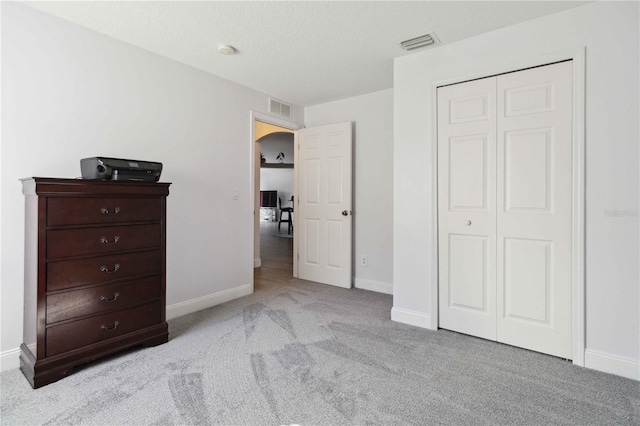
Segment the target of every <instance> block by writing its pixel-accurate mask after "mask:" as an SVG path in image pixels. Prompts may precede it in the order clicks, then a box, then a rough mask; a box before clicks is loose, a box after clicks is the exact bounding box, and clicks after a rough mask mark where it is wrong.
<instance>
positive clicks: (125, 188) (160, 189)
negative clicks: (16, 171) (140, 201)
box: [20, 177, 171, 196]
mask: <svg viewBox="0 0 640 426" xmlns="http://www.w3.org/2000/svg"><path fill="white" fill-rule="evenodd" d="M20 181H21V182H22V193H23V194H24V195H66V196H69V195H77V196H82V195H85V196H110V195H148V196H149V195H160V196H162V195H164V196H166V195H169V185H171V183H170V182H140V181H125V180H122V181H114V180H84V179H62V178H49V177H29V178H24V179H20Z"/></svg>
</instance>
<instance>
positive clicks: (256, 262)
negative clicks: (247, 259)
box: [253, 257, 262, 268]
mask: <svg viewBox="0 0 640 426" xmlns="http://www.w3.org/2000/svg"><path fill="white" fill-rule="evenodd" d="M261 266H262V258H261V257H257V258H255V259H253V267H254V268H259V267H261Z"/></svg>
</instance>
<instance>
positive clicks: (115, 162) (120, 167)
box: [80, 157, 162, 182]
mask: <svg viewBox="0 0 640 426" xmlns="http://www.w3.org/2000/svg"><path fill="white" fill-rule="evenodd" d="M80 169H81V170H82V179H103V180H137V181H143V182H157V181H158V180H160V173H162V163H156V162H153V161H138V160H125V159H123V158H108V157H92V158H83V159H82V160H80Z"/></svg>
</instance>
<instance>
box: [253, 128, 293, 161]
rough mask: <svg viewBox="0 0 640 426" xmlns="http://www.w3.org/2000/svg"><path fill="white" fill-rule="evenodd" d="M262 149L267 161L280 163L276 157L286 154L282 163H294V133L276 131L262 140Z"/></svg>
mask: <svg viewBox="0 0 640 426" xmlns="http://www.w3.org/2000/svg"><path fill="white" fill-rule="evenodd" d="M260 151H261V152H262V153H263V154H264V158H265V160H267V163H280V162H281V161H280V160H277V159H276V157H277V156H278V154H279V153H281V152H282V153H283V154H284V160H283V161H282V163H293V133H275V134H271V135H267V136H265V137H264V138H262V139H261V140H260Z"/></svg>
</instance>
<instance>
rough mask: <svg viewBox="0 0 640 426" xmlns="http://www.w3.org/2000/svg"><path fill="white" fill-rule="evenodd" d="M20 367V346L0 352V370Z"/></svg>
mask: <svg viewBox="0 0 640 426" xmlns="http://www.w3.org/2000/svg"><path fill="white" fill-rule="evenodd" d="M18 367H20V348H15V349H9V350H8V351H4V352H2V353H0V371H7V370H12V369H14V368H18Z"/></svg>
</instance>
